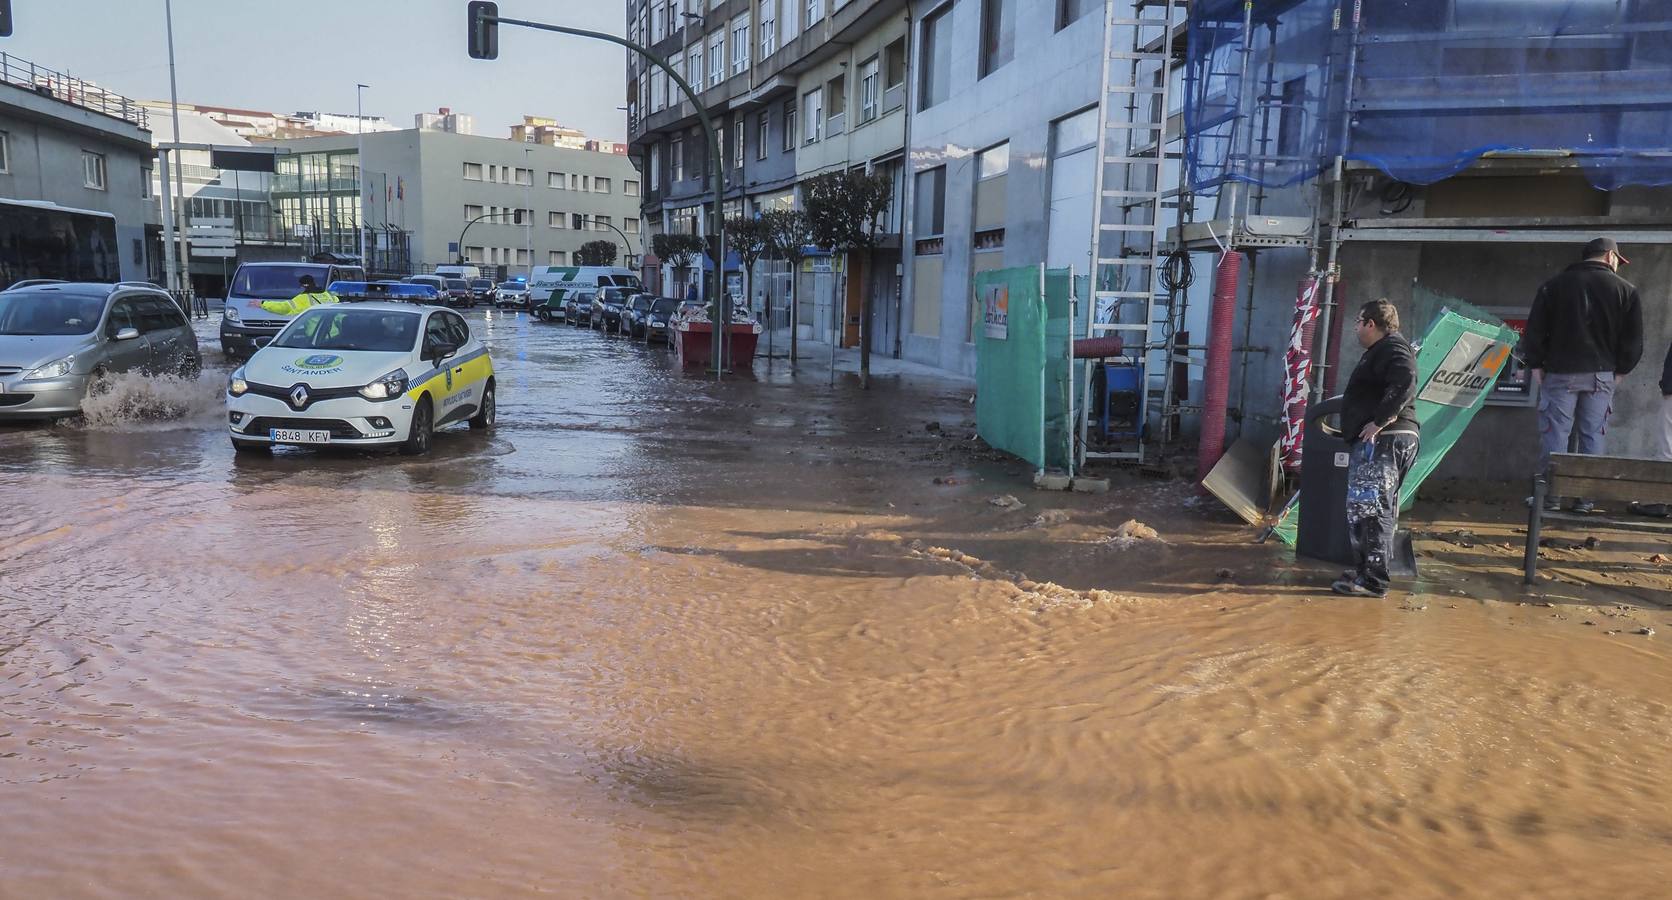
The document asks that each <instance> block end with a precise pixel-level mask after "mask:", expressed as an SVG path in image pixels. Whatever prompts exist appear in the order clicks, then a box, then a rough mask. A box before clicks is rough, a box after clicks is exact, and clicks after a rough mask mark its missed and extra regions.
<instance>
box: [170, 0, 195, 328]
mask: <svg viewBox="0 0 1672 900" xmlns="http://www.w3.org/2000/svg"><path fill="white" fill-rule="evenodd" d="M163 21H164V24H165V26H166V28H167V30H168V104H169V117H170V120H171V121H172V123H173V126H174V142H175V143H177V144H178V143H180V141H181V140H182V138H181V135H180V89H179V86H178V84H177V82H176V81H175V77H174V0H163ZM183 169H184V167H183V166H182V165H181V159H180V157H178V156H176V157H175V158H174V198H173V200H174V203H175V204H176V205H175V207H174V225H175V229H176V231H175V236H176V237H177V238H178V244H177V245H176V246H177V249H178V251H179V253H180V266H179V269H178V272H179V277H180V282H179V284H177V285H173V287H174V289H175V290H176V291H177V292H178V293H177V294H176V299H177V300H178V301H179V302H180V303H182V304H187V303H188V302H189V301H187V300H186V294H187V293H188V292H189V291H190V289H191V284H192V257H191V247H190V244H189V242H188V241H187V238H186V177H185V175H184V173H183ZM164 177H165V178H166V177H167V173H166V172H164ZM175 249H176V248H170V250H169V252H170V253H173V252H175ZM185 308H186V309H188V310H190V309H191V307H190V306H189V305H188V306H186V307H185Z"/></svg>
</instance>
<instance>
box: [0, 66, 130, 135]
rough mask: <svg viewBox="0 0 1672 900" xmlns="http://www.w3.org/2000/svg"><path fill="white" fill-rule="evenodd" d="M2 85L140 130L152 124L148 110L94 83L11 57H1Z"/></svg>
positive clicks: (0, 78)
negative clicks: (10, 85)
mask: <svg viewBox="0 0 1672 900" xmlns="http://www.w3.org/2000/svg"><path fill="white" fill-rule="evenodd" d="M0 82H5V83H6V84H12V85H16V86H18V87H21V88H23V89H25V90H31V91H34V92H35V93H37V94H40V95H41V96H43V97H51V98H52V99H54V100H61V101H63V102H65V103H69V104H71V105H73V106H79V107H81V108H82V109H90V110H92V111H93V112H96V113H103V114H105V115H107V116H114V117H116V118H118V119H121V120H123V121H125V122H132V123H133V124H135V125H138V126H139V127H140V128H149V122H150V120H149V119H148V118H147V115H146V110H145V107H143V106H140V105H139V104H138V103H137V102H135V101H134V100H133V99H132V98H130V97H124V96H122V95H121V94H117V93H114V92H111V91H107V90H105V89H104V88H102V87H99V86H98V85H96V84H94V83H92V82H91V81H85V80H83V79H80V78H76V77H75V76H73V75H68V74H65V73H63V72H59V71H57V70H55V69H48V68H46V67H44V66H38V65H35V64H34V63H32V62H30V61H28V60H26V59H19V58H18V57H16V56H12V55H11V54H8V53H0Z"/></svg>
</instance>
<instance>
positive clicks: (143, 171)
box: [0, 134, 151, 200]
mask: <svg viewBox="0 0 1672 900" xmlns="http://www.w3.org/2000/svg"><path fill="white" fill-rule="evenodd" d="M5 145H6V136H5V135H4V134H0V173H4V172H5V171H6V146H5ZM139 196H140V199H142V200H149V199H151V167H150V166H140V167H139Z"/></svg>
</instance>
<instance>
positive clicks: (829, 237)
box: [801, 170, 894, 386]
mask: <svg viewBox="0 0 1672 900" xmlns="http://www.w3.org/2000/svg"><path fill="white" fill-rule="evenodd" d="M801 196H802V198H803V200H804V201H805V202H806V204H807V224H808V228H809V230H811V231H812V233H813V243H814V244H816V245H817V246H820V247H827V248H829V249H830V251H831V252H832V253H842V254H847V255H848V256H849V263H850V265H849V266H848V267H847V269H848V270H849V271H851V270H852V268H853V267H852V265H851V263H852V262H853V261H854V260H853V257H854V256H856V255H857V256H859V257H861V258H862V259H864V260H865V261H866V262H869V261H870V255H871V251H872V250H874V249H876V246H877V239H878V238H879V237H880V236H881V234H882V227H883V220H884V218H885V217H886V216H887V215H888V208H889V205H890V204H891V203H892V202H893V199H894V182H893V180H892V179H890V178H889V177H888V176H887V175H886V174H884V173H882V172H876V173H872V174H866V173H864V172H861V171H857V170H853V171H843V172H826V173H825V174H823V175H818V176H815V177H813V178H811V179H808V180H807V181H804V182H802V184H801ZM842 280H843V290H842V296H846V295H847V290H846V287H847V284H846V282H847V275H846V273H845V272H844V274H843V276H842ZM860 304H861V311H860V314H859V331H860V333H859V383H860V384H861V385H862V386H864V385H868V384H869V381H870V375H871V292H870V291H865V292H864V293H863V294H862V296H861V298H860Z"/></svg>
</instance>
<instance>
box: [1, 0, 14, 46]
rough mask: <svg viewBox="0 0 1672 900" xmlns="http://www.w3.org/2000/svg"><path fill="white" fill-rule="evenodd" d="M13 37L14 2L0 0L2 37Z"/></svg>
mask: <svg viewBox="0 0 1672 900" xmlns="http://www.w3.org/2000/svg"><path fill="white" fill-rule="evenodd" d="M11 36H12V0H0V37H11Z"/></svg>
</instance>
